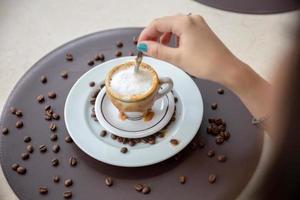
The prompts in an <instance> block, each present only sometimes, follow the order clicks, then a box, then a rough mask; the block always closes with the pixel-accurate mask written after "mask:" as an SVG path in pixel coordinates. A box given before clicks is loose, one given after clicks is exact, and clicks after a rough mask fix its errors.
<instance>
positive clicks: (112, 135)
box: [110, 134, 118, 140]
mask: <svg viewBox="0 0 300 200" xmlns="http://www.w3.org/2000/svg"><path fill="white" fill-rule="evenodd" d="M110 137H111V139H113V140H116V139H117V137H118V136H116V135H114V134H111V135H110Z"/></svg>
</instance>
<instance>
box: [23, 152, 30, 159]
mask: <svg viewBox="0 0 300 200" xmlns="http://www.w3.org/2000/svg"><path fill="white" fill-rule="evenodd" d="M21 158H22V160H28V159H29V153H22V154H21Z"/></svg>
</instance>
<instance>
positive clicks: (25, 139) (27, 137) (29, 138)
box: [23, 136, 31, 143]
mask: <svg viewBox="0 0 300 200" xmlns="http://www.w3.org/2000/svg"><path fill="white" fill-rule="evenodd" d="M23 141H24V142H26V143H28V142H30V141H31V137H29V136H25V137H24V140H23Z"/></svg>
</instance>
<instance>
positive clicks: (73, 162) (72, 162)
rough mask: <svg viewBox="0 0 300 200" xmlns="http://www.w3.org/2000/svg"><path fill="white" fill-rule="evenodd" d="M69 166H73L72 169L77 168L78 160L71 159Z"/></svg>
mask: <svg viewBox="0 0 300 200" xmlns="http://www.w3.org/2000/svg"><path fill="white" fill-rule="evenodd" d="M69 164H70V165H71V166H72V167H75V166H76V165H77V159H76V158H75V157H73V156H72V157H70V158H69Z"/></svg>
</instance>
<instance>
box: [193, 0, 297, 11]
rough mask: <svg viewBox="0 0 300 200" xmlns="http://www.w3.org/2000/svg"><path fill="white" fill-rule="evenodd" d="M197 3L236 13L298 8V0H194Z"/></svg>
mask: <svg viewBox="0 0 300 200" xmlns="http://www.w3.org/2000/svg"><path fill="white" fill-rule="evenodd" d="M196 1H198V2H199V3H202V4H205V5H208V6H211V7H214V8H218V9H221V10H227V11H232V12H238V13H248V14H272V13H282V12H287V11H292V10H297V9H300V1H299V0H222V1H220V0H196Z"/></svg>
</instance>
